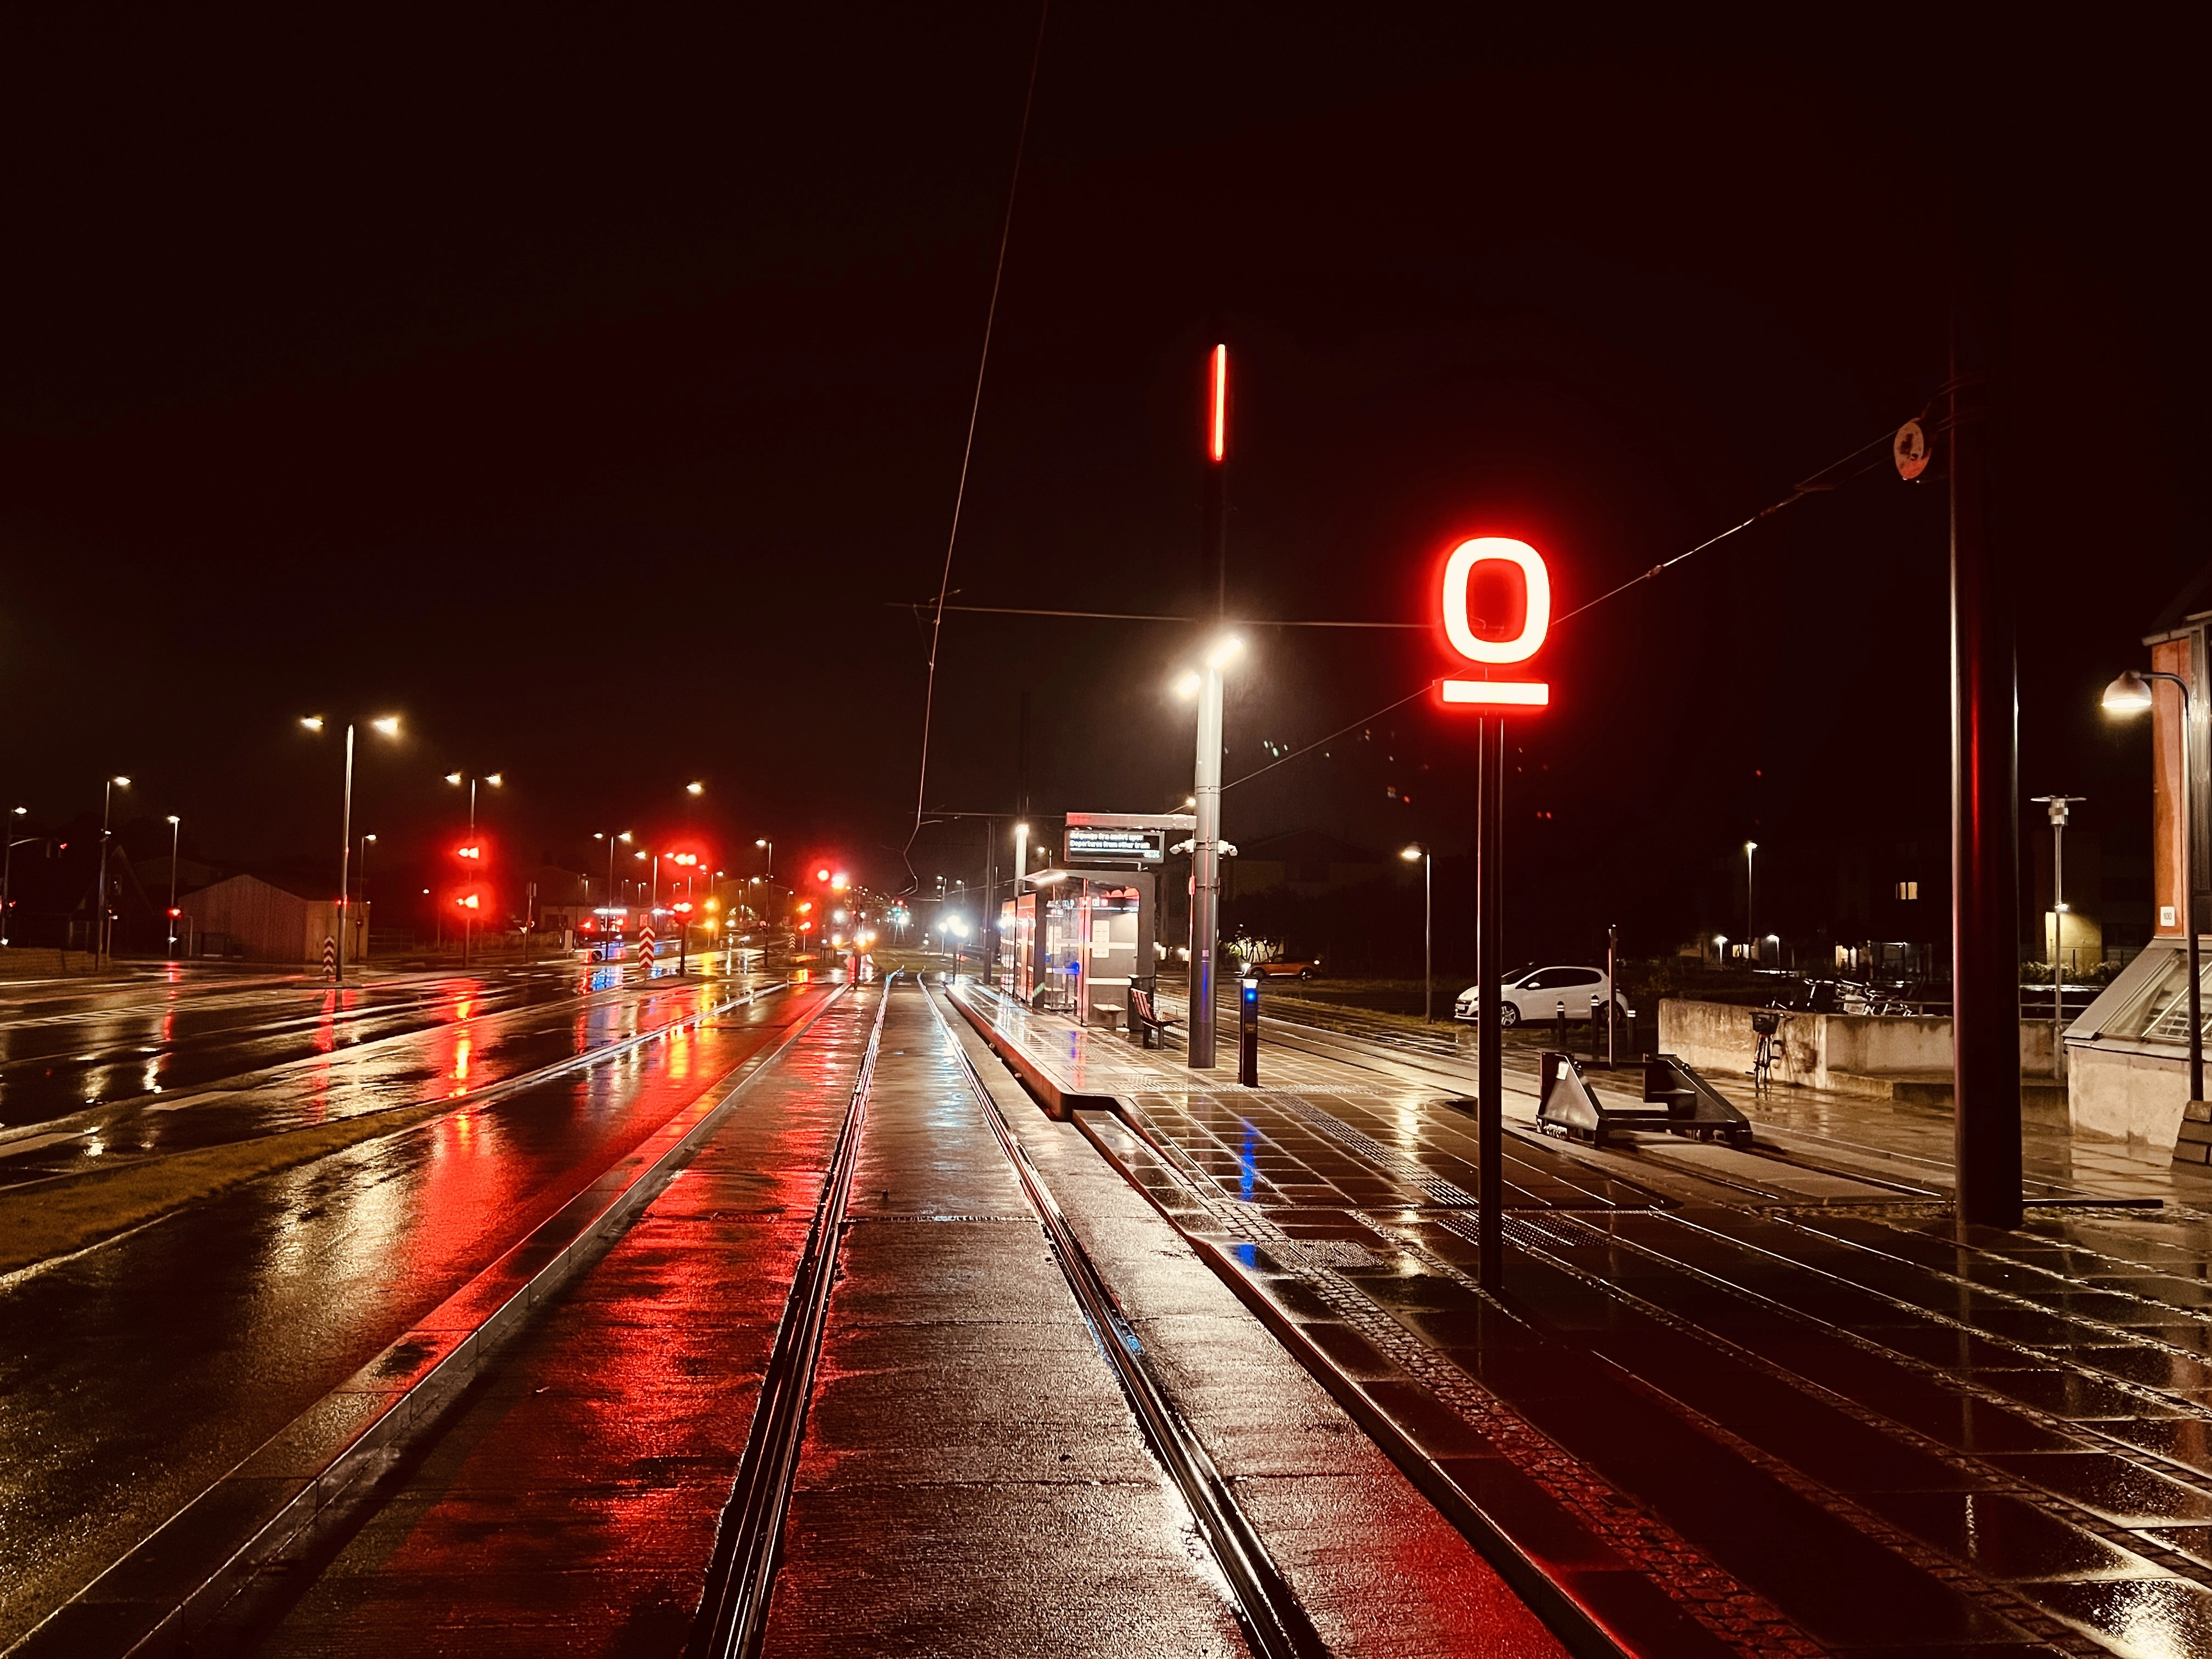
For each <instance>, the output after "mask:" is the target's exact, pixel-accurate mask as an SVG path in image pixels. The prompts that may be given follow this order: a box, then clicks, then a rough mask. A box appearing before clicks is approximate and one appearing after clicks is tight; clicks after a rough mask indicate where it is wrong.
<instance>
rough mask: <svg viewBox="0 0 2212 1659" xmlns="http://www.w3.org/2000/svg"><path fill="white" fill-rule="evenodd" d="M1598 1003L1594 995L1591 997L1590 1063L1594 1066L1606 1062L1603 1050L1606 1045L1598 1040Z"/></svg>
mask: <svg viewBox="0 0 2212 1659" xmlns="http://www.w3.org/2000/svg"><path fill="white" fill-rule="evenodd" d="M1597 1004H1598V1000H1597V999H1596V998H1595V997H1592V998H1591V999H1590V1064H1591V1065H1593V1066H1599V1065H1602V1064H1603V1063H1604V1061H1603V1060H1602V1058H1601V1050H1602V1049H1603V1048H1604V1046H1605V1045H1604V1044H1602V1043H1601V1042H1599V1041H1598V1040H1597Z"/></svg>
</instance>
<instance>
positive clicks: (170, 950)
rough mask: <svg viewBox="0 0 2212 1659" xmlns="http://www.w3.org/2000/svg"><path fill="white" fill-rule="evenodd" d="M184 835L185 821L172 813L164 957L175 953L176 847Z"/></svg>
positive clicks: (170, 817)
mask: <svg viewBox="0 0 2212 1659" xmlns="http://www.w3.org/2000/svg"><path fill="white" fill-rule="evenodd" d="M184 833H185V821H184V820H183V819H182V818H180V817H178V816H177V815H176V814H175V813H174V812H172V813H170V814H169V943H168V945H167V948H166V949H165V950H164V951H162V953H161V954H162V955H163V956H164V957H173V956H174V955H176V953H177V847H178V844H179V841H180V840H181V838H182V837H183V835H184Z"/></svg>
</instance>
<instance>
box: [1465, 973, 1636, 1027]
mask: <svg viewBox="0 0 2212 1659" xmlns="http://www.w3.org/2000/svg"><path fill="white" fill-rule="evenodd" d="M1501 989H1502V991H1503V994H1504V1000H1503V1001H1501V1002H1500V1004H1499V1005H1498V1024H1501V1025H1518V1024H1520V1023H1521V1022H1522V1020H1524V1019H1529V1020H1541V1019H1555V1018H1558V1017H1559V1005H1560V1004H1561V1003H1562V1002H1564V1003H1565V1004H1566V1005H1567V1018H1569V1019H1588V1018H1589V1011H1590V1000H1591V999H1592V998H1593V997H1595V999H1596V1000H1597V1002H1598V1005H1599V1012H1604V1005H1605V1000H1606V998H1607V996H1609V995H1611V994H1612V991H1613V987H1612V985H1611V983H1610V982H1609V981H1607V978H1606V976H1605V969H1602V968H1570V967H1564V966H1554V967H1550V968H1516V969H1514V970H1513V971H1512V972H1511V973H1510V974H1507V975H1505V976H1504V984H1503V986H1502V987H1501ZM1613 1000H1615V1001H1616V1002H1617V1003H1619V1004H1620V1012H1622V1013H1623V1014H1624V1015H1626V1014H1628V1013H1630V1012H1633V1011H1632V1010H1631V1009H1630V1007H1629V1006H1628V1002H1627V1000H1626V998H1620V997H1615V998H1614V999H1613ZM1481 1002H1482V998H1481V994H1480V987H1476V986H1473V985H1470V986H1468V987H1467V989H1465V990H1464V991H1462V992H1461V993H1460V994H1459V996H1458V999H1457V1000H1455V1002H1454V1003H1453V1004H1452V1017H1453V1018H1455V1019H1467V1020H1471V1019H1473V1018H1474V1017H1475V1014H1476V1012H1477V1010H1478V1009H1479V1008H1480V1006H1481Z"/></svg>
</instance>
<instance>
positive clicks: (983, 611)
mask: <svg viewBox="0 0 2212 1659" xmlns="http://www.w3.org/2000/svg"><path fill="white" fill-rule="evenodd" d="M884 604H885V605H890V607H892V608H893V609H894V610H900V611H913V612H914V613H915V616H916V617H920V616H921V613H922V611H924V610H925V609H927V608H928V602H927V600H908V599H886V600H884ZM937 610H938V611H939V613H940V614H941V613H942V612H943V611H965V612H967V613H968V614H969V615H971V616H978V617H1076V618H1078V619H1079V620H1082V621H1087V622H1152V623H1185V624H1189V623H1210V622H1213V621H1214V620H1215V619H1214V618H1212V617H1171V616H1168V615H1165V614H1164V613H1161V612H1158V611H1048V610H1044V609H1042V608H1039V607H1037V606H1034V605H942V606H939V607H937ZM1218 626H1220V627H1223V628H1426V627H1427V626H1428V623H1410V622H1340V621H1336V620H1334V619H1327V618H1323V619H1316V620H1312V621H1304V620H1299V621H1293V620H1291V619H1289V618H1287V617H1225V618H1222V619H1220V621H1219V623H1218Z"/></svg>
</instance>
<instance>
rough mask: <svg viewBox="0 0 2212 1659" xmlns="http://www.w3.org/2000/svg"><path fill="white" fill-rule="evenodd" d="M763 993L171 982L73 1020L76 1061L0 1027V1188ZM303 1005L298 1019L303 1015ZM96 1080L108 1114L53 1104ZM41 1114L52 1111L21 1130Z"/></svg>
mask: <svg viewBox="0 0 2212 1659" xmlns="http://www.w3.org/2000/svg"><path fill="white" fill-rule="evenodd" d="M765 981H766V976H765V975H762V974H760V973H757V972H755V973H748V974H742V975H729V976H720V977H712V978H708V977H692V978H677V977H673V976H670V977H663V978H658V979H655V980H653V981H649V982H641V981H637V980H635V978H633V977H628V976H626V975H625V971H624V969H623V965H621V964H616V965H613V966H611V967H595V968H590V969H579V968H578V967H576V966H575V965H574V964H567V965H564V966H563V967H562V968H561V969H557V970H554V969H533V970H530V971H527V972H523V971H516V972H513V973H510V974H506V975H493V976H487V977H483V978H476V979H469V978H459V977H455V976H450V975H440V976H435V978H430V979H428V980H426V981H422V982H408V983H399V984H392V983H372V984H371V985H370V986H368V987H361V988H356V987H347V988H346V989H345V990H344V991H343V992H341V991H337V990H335V989H333V988H332V987H328V986H322V987H319V988H318V987H309V988H307V989H304V990H303V989H301V987H296V986H286V987H279V988H278V989H276V990H275V991H270V992H262V991H254V992H248V993H233V992H230V991H228V990H215V991H206V992H204V991H195V992H194V993H193V994H191V995H190V996H188V997H187V996H184V995H182V994H180V993H181V989H182V988H183V987H164V992H163V994H164V996H165V997H173V998H174V999H175V1000H174V1001H173V1004H172V1005H171V1006H165V1007H160V1008H156V1007H154V1006H148V1005H146V1004H144V1003H143V1002H134V1003H131V1004H130V1005H129V1006H127V1007H125V1008H121V1009H117V1008H109V1007H105V1006H103V1007H101V1008H100V1009H99V1010H98V1011H96V1012H88V1013H86V1014H85V1015H84V1018H85V1020H86V1022H87V1023H88V1024H90V1025H91V1026H92V1027H94V1028H95V1029H96V1030H97V1031H98V1032H99V1033H100V1038H99V1040H100V1042H106V1043H108V1044H109V1045H110V1046H109V1047H108V1048H94V1047H93V1046H92V1045H91V1044H90V1043H89V1042H88V1041H87V1038H86V1036H85V1033H84V1032H83V1031H82V1030H79V1032H78V1034H77V1035H76V1036H75V1037H73V1038H71V1039H70V1041H71V1042H73V1043H76V1044H80V1045H83V1047H82V1053H81V1054H80V1055H79V1057H78V1060H76V1061H74V1062H72V1061H70V1060H66V1059H64V1060H61V1061H59V1062H49V1061H46V1060H40V1059H39V1058H38V1057H36V1056H35V1055H25V1054H22V1053H21V1047H22V1046H24V1045H30V1046H35V1045H36V1044H38V1043H40V1042H47V1041H50V1040H51V1036H52V1030H53V1029H54V1028H53V1027H52V1026H51V1025H45V1026H42V1025H35V1024H34V1025H29V1026H27V1027H23V1028H21V1029H17V1028H15V1027H12V1026H10V1025H9V1024H6V1023H4V1022H0V1111H4V1112H5V1113H6V1114H7V1121H6V1124H5V1125H0V1188H5V1187H8V1186H11V1185H18V1184H21V1183H23V1182H36V1181H40V1180H46V1179H50V1178H52V1177H53V1176H61V1175H68V1174H70V1173H73V1172H76V1171H78V1170H90V1169H94V1168H107V1167H112V1165H113V1164H116V1163H118V1162H123V1161H130V1160H132V1159H136V1158H145V1157H149V1156H158V1155H160V1154H162V1153H165V1152H180V1151H184V1150H186V1149H188V1148H191V1147H196V1146H213V1145H217V1144H220V1143H222V1142H226V1141H232V1140H238V1139H245V1138H247V1137H250V1136H253V1135H261V1134H271V1133H283V1131H285V1130H287V1129H293V1128H299V1127H304V1126H307V1125H309V1124H315V1123H321V1122H325V1121H330V1120H331V1119H333V1118H337V1117H349V1116H355V1115H360V1114H362V1113H365V1112H373V1111H377V1110H380V1109H384V1108H386V1107H391V1106H397V1105H405V1104H411V1103H415V1102H416V1101H420V1100H424V1099H434V1098H441V1097H459V1096H463V1095H465V1094H467V1093H470V1092H472V1091H481V1090H483V1088H484V1087H486V1086H487V1085H489V1084H492V1083H495V1082H498V1081H501V1080H502V1079H507V1078H512V1077H515V1076H518V1075H520V1074H521V1073H526V1072H529V1071H532V1070H535V1069H537V1068H538V1067H540V1066H548V1065H551V1064H553V1063H554V1062H556V1061H557V1060H563V1059H566V1058H568V1056H570V1055H572V1054H578V1053H581V1052H583V1051H584V1050H586V1049H587V1048H593V1047H597V1046H599V1045H600V1044H603V1043H606V1042H618V1041H621V1040H622V1039H623V1038H625V1037H628V1036H634V1035H635V1034H636V1033H637V1032H638V1031H640V1030H648V1029H651V1028H653V1027H654V1026H657V1025H660V1024H665V1023H667V1022H669V1021H670V1020H672V1019H678V1018H685V1017H688V1016H689V1015H690V1014H693V1013H696V1012H698V1011H699V1010H700V1009H701V1008H702V1007H705V1006H711V1005H712V1004H713V1003H714V1001H716V1000H722V999H723V998H726V996H728V995H729V994H732V991H733V990H734V991H743V990H746V989H750V988H753V987H757V986H758V985H759V984H761V983H763V982H765ZM270 998H274V999H276V1000H275V1001H270V1000H269V999H270ZM303 1001H306V1002H311V1003H312V1005H313V1006H312V1008H311V1010H310V1011H309V1012H301V1006H302V1004H303ZM205 1002H212V1003H215V1004H216V1005H218V1006H216V1007H215V1008H213V1009H209V1008H206V1007H204V1006H202V1005H203V1004H204V1003H205ZM147 1036H153V1037H155V1038H156V1039H157V1041H155V1042H154V1043H152V1044H150V1045H149V1044H146V1043H143V1042H137V1043H135V1044H133V1043H126V1044H125V1045H124V1046H125V1047H127V1048H129V1052H130V1054H131V1058H129V1059H128V1060H122V1059H118V1058H117V1057H116V1054H117V1048H116V1047H115V1046H114V1045H115V1044H116V1042H117V1040H118V1038H125V1037H128V1038H143V1037H147ZM10 1044H14V1045H17V1047H16V1048H12V1049H11V1048H9V1045H10ZM11 1054H12V1055H13V1056H14V1058H13V1059H12V1060H9V1059H7V1058H4V1057H5V1056H9V1055H11ZM87 1055H89V1056H91V1057H90V1058H85V1057H84V1056H87ZM49 1073H51V1075H49ZM100 1079H105V1080H106V1084H107V1085H110V1086H111V1087H112V1091H113V1094H114V1098H112V1100H110V1101H109V1103H106V1104H100V1105H94V1106H83V1104H82V1097H78V1096H76V1095H73V1094H72V1095H70V1096H68V1097H64V1094H63V1093H61V1092H59V1091H75V1090H80V1089H86V1088H89V1087H93V1086H94V1085H95V1084H96V1083H97V1082H98V1081H99V1080H100ZM57 1108H59V1109H60V1115H52V1113H53V1111H54V1110H55V1109H57ZM79 1108H82V1109H79ZM39 1113H47V1114H49V1115H45V1116H37V1115H33V1116H32V1117H31V1118H30V1120H29V1121H27V1122H24V1121H21V1118H22V1115H24V1114H39Z"/></svg>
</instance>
